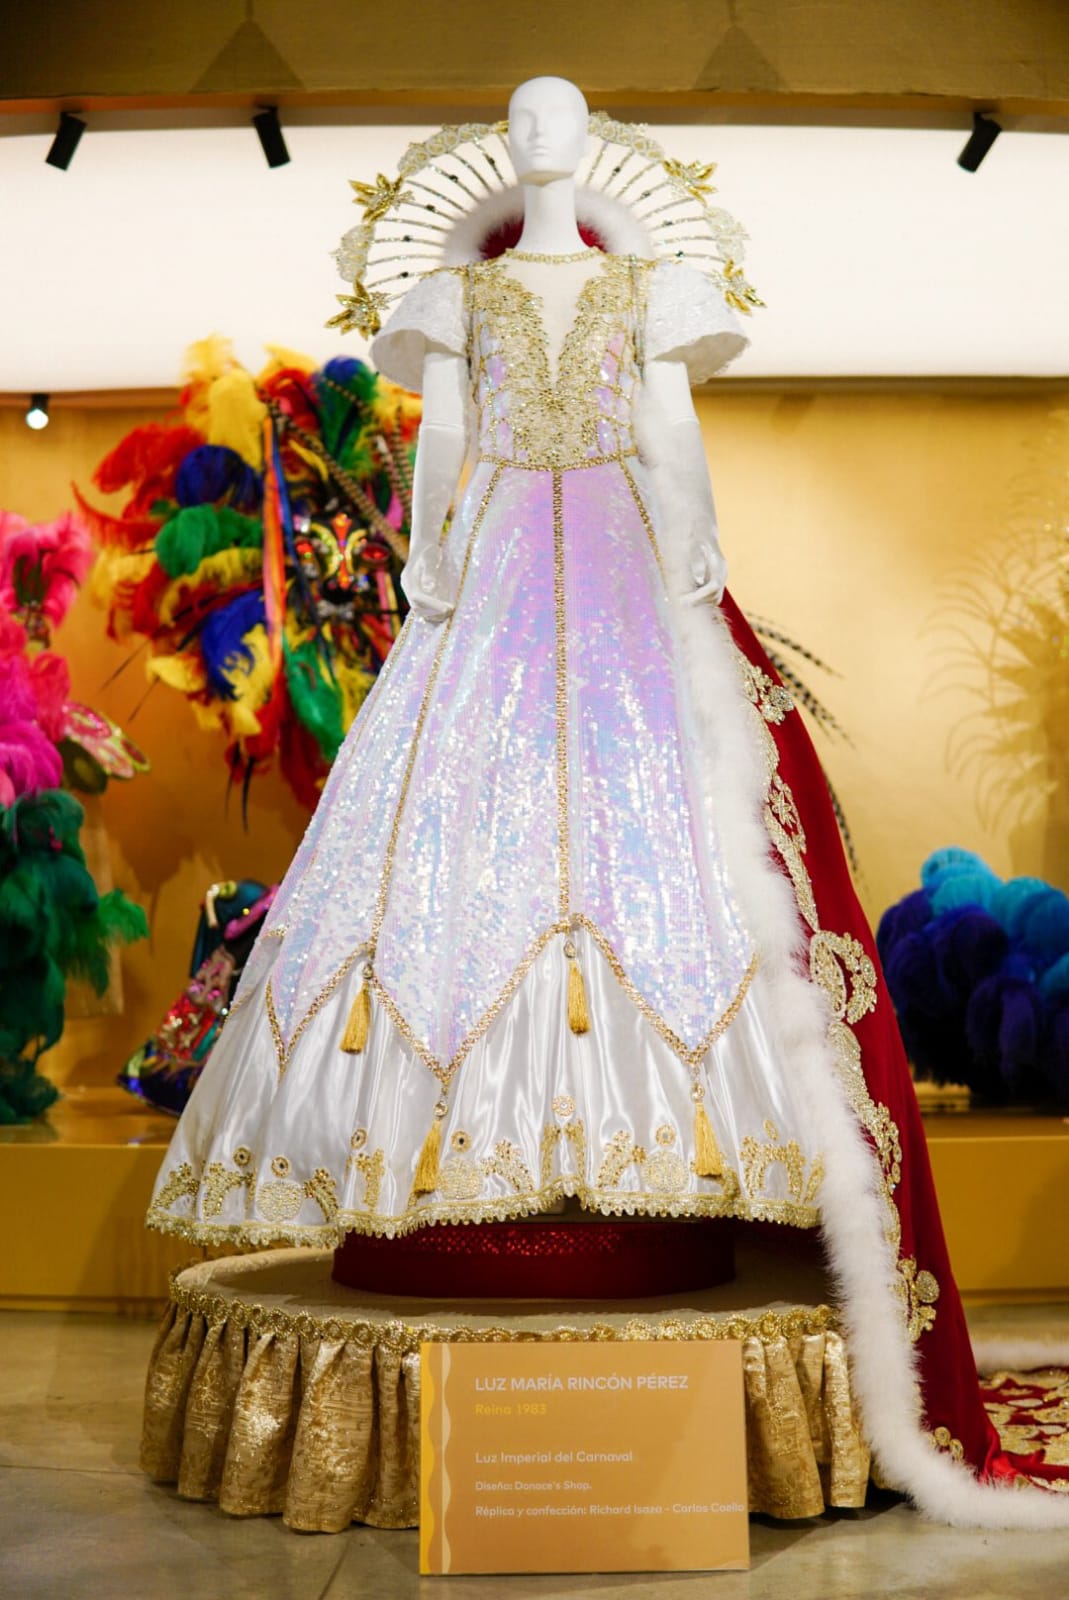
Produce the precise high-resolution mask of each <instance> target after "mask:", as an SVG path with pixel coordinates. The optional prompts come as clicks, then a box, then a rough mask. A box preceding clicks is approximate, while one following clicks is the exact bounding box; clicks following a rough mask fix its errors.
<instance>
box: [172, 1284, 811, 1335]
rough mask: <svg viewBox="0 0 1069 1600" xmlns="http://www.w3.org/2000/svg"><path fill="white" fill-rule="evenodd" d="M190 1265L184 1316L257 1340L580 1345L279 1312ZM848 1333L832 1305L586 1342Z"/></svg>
mask: <svg viewBox="0 0 1069 1600" xmlns="http://www.w3.org/2000/svg"><path fill="white" fill-rule="evenodd" d="M191 1270H195V1269H190V1268H188V1267H186V1268H183V1269H182V1270H181V1271H178V1272H175V1273H173V1274H172V1276H171V1283H170V1298H171V1301H172V1303H173V1304H174V1305H175V1306H177V1307H178V1309H179V1310H181V1311H184V1312H187V1313H188V1314H189V1315H191V1316H197V1317H203V1319H204V1321H205V1322H206V1323H207V1324H208V1325H209V1327H219V1326H221V1325H222V1324H224V1323H230V1324H231V1325H232V1326H233V1327H238V1328H248V1329H249V1331H250V1332H252V1333H255V1334H264V1333H274V1334H295V1335H297V1336H298V1337H311V1338H319V1339H330V1340H338V1339H344V1340H346V1341H348V1342H350V1343H353V1344H357V1345H361V1346H363V1347H364V1348H365V1349H370V1348H375V1347H377V1348H379V1349H383V1350H389V1351H390V1352H391V1353H392V1354H395V1355H399V1356H400V1355H410V1354H415V1353H416V1352H418V1350H419V1347H420V1345H421V1344H442V1343H448V1344H500V1343H501V1342H502V1341H503V1340H507V1341H508V1342H509V1343H513V1342H522V1343H524V1344H548V1343H557V1342H558V1341H560V1340H561V1339H574V1338H575V1337H576V1329H575V1326H574V1325H573V1324H569V1323H568V1322H567V1321H566V1320H562V1322H561V1324H560V1325H559V1326H556V1327H552V1328H530V1327H528V1328H523V1329H522V1330H519V1329H517V1330H513V1329H511V1328H505V1327H503V1326H488V1327H485V1328H472V1327H470V1325H468V1324H466V1323H464V1324H458V1325H450V1324H448V1323H442V1322H429V1321H423V1320H422V1319H421V1320H420V1321H419V1322H405V1321H402V1320H401V1319H400V1318H394V1317H391V1318H389V1319H388V1320H384V1321H382V1322H373V1321H371V1320H369V1319H362V1318H358V1317H352V1318H350V1317H317V1316H314V1315H312V1314H311V1313H310V1312H307V1311H296V1312H294V1311H285V1310H283V1309H282V1308H281V1307H279V1306H264V1305H260V1304H257V1303H255V1302H251V1303H250V1302H249V1301H247V1300H242V1299H239V1298H238V1297H237V1295H234V1296H230V1295H225V1294H221V1293H219V1291H218V1290H216V1291H212V1290H210V1289H202V1288H200V1287H199V1286H197V1285H196V1284H189V1283H183V1281H182V1279H183V1276H184V1274H185V1273H186V1272H189V1271H191ZM839 1329H840V1319H839V1317H838V1314H837V1313H836V1312H835V1311H833V1310H832V1308H831V1307H830V1306H826V1305H818V1306H792V1307H791V1308H790V1309H789V1310H787V1311H772V1310H769V1311H763V1312H761V1314H760V1315H759V1316H756V1317H750V1316H745V1315H740V1314H739V1313H738V1312H726V1313H725V1314H724V1315H722V1316H710V1315H708V1314H703V1313H701V1312H693V1313H692V1314H690V1315H688V1314H687V1313H686V1312H681V1313H677V1314H676V1315H671V1314H668V1315H664V1316H661V1317H658V1318H656V1320H651V1319H649V1318H646V1317H633V1318H629V1319H628V1321H627V1322H625V1323H623V1324H622V1325H620V1326H614V1325H613V1324H612V1323H609V1322H598V1323H594V1324H593V1325H591V1326H589V1327H588V1326H586V1325H585V1324H584V1326H583V1329H582V1335H581V1336H582V1337H583V1338H584V1339H590V1340H594V1341H596V1342H598V1343H620V1344H624V1343H630V1342H632V1341H634V1340H636V1339H642V1340H650V1339H658V1340H660V1339H665V1340H682V1339H686V1340H693V1339H732V1340H739V1339H761V1340H772V1339H777V1340H778V1339H786V1340H791V1339H799V1338H805V1337H806V1336H807V1335H809V1334H814V1333H834V1332H838V1331H839Z"/></svg>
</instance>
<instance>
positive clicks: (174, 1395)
mask: <svg viewBox="0 0 1069 1600" xmlns="http://www.w3.org/2000/svg"><path fill="white" fill-rule="evenodd" d="M332 1265H333V1256H332V1254H331V1253H330V1252H329V1251H306V1250H277V1251H265V1252H261V1253H259V1254H256V1255H248V1256H232V1257H227V1258H225V1259H223V1260H219V1261H208V1262H199V1263H197V1264H196V1265H195V1266H191V1267H187V1268H185V1269H184V1270H183V1271H181V1272H179V1273H177V1274H176V1275H175V1276H174V1278H173V1279H172V1284H171V1304H170V1306H169V1307H168V1310H167V1313H166V1315H165V1317H164V1321H163V1325H162V1327H161V1329H160V1333H159V1336H158V1338H157V1341H156V1346H155V1349H154V1351H153V1354H152V1360H151V1365H150V1369H149V1377H148V1384H147V1389H146V1398H145V1418H144V1434H143V1440H142V1466H143V1467H144V1470H145V1471H146V1472H147V1473H148V1474H149V1475H150V1476H151V1477H152V1478H154V1479H155V1480H156V1481H158V1482H163V1483H177V1486H178V1493H179V1494H180V1495H182V1496H183V1497H185V1498H187V1499H193V1500H218V1502H219V1505H220V1507H221V1508H222V1509H223V1510H224V1511H227V1512H230V1513H231V1514H233V1515H236V1516H256V1515H269V1514H272V1513H281V1515H282V1516H283V1518H284V1520H285V1522H286V1523H287V1524H288V1525H289V1526H290V1527H292V1528H298V1529H302V1530H306V1531H321V1532H335V1531H338V1530H340V1529H342V1528H345V1527H347V1526H348V1525H349V1523H350V1522H352V1521H354V1520H356V1521H361V1522H367V1523H371V1524H372V1525H373V1526H375V1527H380V1528H403V1527H413V1526H415V1525H416V1523H417V1521H418V1487H419V1383H420V1356H419V1347H420V1344H421V1343H424V1342H430V1341H449V1342H460V1341H463V1342H472V1341H491V1340H492V1341H494V1342H501V1341H507V1340H513V1339H515V1340H545V1341H553V1340H576V1339H589V1340H598V1341H604V1340H614V1339H620V1340H633V1339H737V1340H739V1341H741V1343H742V1347H743V1351H742V1353H743V1372H744V1383H745V1391H746V1424H747V1426H746V1432H747V1465H748V1472H749V1485H750V1506H751V1510H753V1511H762V1512H766V1513H768V1514H769V1515H771V1516H775V1517H785V1518H796V1517H811V1516H816V1515H818V1514H819V1513H820V1512H821V1511H822V1510H824V1509H825V1507H826V1506H859V1505H862V1504H863V1503H864V1499H865V1491H866V1487H867V1484H868V1478H869V1465H870V1461H869V1451H868V1447H867V1445H866V1443H865V1440H864V1437H863V1434H862V1432H861V1426H860V1421H859V1416H858V1408H857V1406H856V1404H855V1400H854V1396H853V1393H852V1391H851V1386H850V1375H849V1368H848V1364H847V1359H846V1351H845V1348H844V1345H843V1340H842V1337H841V1334H840V1332H839V1329H838V1324H837V1319H836V1315H835V1313H834V1311H832V1310H831V1309H830V1308H829V1307H828V1306H827V1305H824V1304H821V1303H814V1304H805V1303H792V1302H789V1301H788V1302H774V1303H769V1304H761V1303H760V1302H757V1303H754V1304H751V1305H749V1306H743V1305H741V1302H740V1303H737V1304H734V1305H733V1304H732V1303H731V1300H732V1295H734V1296H735V1297H736V1300H737V1299H738V1295H739V1293H740V1290H741V1289H742V1288H743V1287H744V1286H745V1285H746V1284H747V1283H748V1280H747V1277H746V1275H745V1273H744V1274H743V1275H742V1277H741V1279H740V1281H739V1282H737V1283H735V1284H734V1285H730V1286H723V1287H721V1288H718V1289H709V1290H703V1291H701V1292H699V1293H691V1294H687V1295H674V1296H659V1297H656V1298H653V1299H643V1300H635V1301H614V1302H612V1303H611V1304H610V1305H604V1304H595V1303H592V1302H589V1301H575V1300H569V1301H561V1302H554V1301H551V1300H494V1301H489V1300H487V1301H471V1300H466V1301H463V1302H461V1301H453V1302H450V1301H448V1300H444V1299H438V1300H432V1299H426V1298H416V1297H413V1296H400V1295H393V1296H385V1295H370V1294H364V1293H359V1292H357V1291H354V1290H351V1289H346V1288H345V1287H344V1286H342V1285H341V1284H338V1283H336V1282H335V1281H334V1280H333V1279H332V1277H331V1268H332ZM755 1286H756V1285H755V1284H754V1282H752V1281H749V1287H750V1288H751V1289H752V1288H753V1287H755Z"/></svg>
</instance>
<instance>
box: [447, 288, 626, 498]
mask: <svg viewBox="0 0 1069 1600" xmlns="http://www.w3.org/2000/svg"><path fill="white" fill-rule="evenodd" d="M646 266H647V263H645V262H642V261H638V260H636V259H635V258H634V257H629V256H604V257H602V258H601V259H600V260H599V262H598V264H597V267H596V269H595V270H594V272H592V274H591V276H590V277H589V278H588V279H587V280H586V282H585V283H584V285H583V287H582V289H581V290H580V291H579V295H578V299H577V302H576V308H575V316H574V318H573V320H572V323H571V326H570V328H569V330H568V332H567V335H566V336H565V339H564V343H563V345H562V347H561V351H560V355H559V358H558V360H557V362H556V369H555V370H554V368H553V365H552V364H551V361H550V353H549V349H548V346H547V339H546V331H545V326H544V320H543V314H542V302H541V298H540V296H539V295H538V294H537V293H536V292H535V291H534V290H533V289H529V288H528V287H527V286H526V285H525V284H523V283H521V282H520V281H519V280H518V279H517V278H516V277H514V276H513V275H512V274H510V272H509V271H508V268H507V266H506V265H504V264H503V263H502V262H501V261H500V260H496V261H487V262H483V263H480V264H478V265H476V266H474V267H471V268H469V269H468V296H469V312H470V323H469V326H470V330H471V333H470V339H471V344H470V357H471V373H472V392H473V399H474V401H475V406H476V410H477V413H478V453H479V455H480V457H481V458H482V459H484V460H492V461H500V462H511V463H515V464H516V465H518V466H525V467H534V468H548V469H554V470H557V471H561V470H565V469H567V468H570V467H581V466H589V465H590V464H591V463H592V462H596V461H604V460H605V459H607V458H612V457H617V456H627V455H633V454H634V452H635V441H634V428H633V420H632V414H633V408H634V398H635V392H636V388H637V385H638V379H639V364H638V330H639V329H640V328H641V326H642V322H643V317H644V307H643V304H642V300H643V297H644V290H645V282H646V270H645V269H646Z"/></svg>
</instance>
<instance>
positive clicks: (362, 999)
mask: <svg viewBox="0 0 1069 1600" xmlns="http://www.w3.org/2000/svg"><path fill="white" fill-rule="evenodd" d="M368 971H369V969H368V968H367V967H365V968H364V981H363V983H362V984H361V985H360V991H359V993H358V994H357V997H356V999H355V1000H354V1001H353V1007H352V1010H351V1011H350V1012H349V1020H348V1022H347V1023H346V1024H345V1032H344V1033H343V1034H342V1036H341V1048H342V1049H343V1050H345V1051H347V1052H348V1054H350V1055H354V1056H358V1055H359V1054H360V1052H361V1051H362V1050H363V1049H364V1048H365V1047H366V1045H367V1036H368V1032H369V1031H370V1028H371V990H370V989H369V988H368V982H367V980H368Z"/></svg>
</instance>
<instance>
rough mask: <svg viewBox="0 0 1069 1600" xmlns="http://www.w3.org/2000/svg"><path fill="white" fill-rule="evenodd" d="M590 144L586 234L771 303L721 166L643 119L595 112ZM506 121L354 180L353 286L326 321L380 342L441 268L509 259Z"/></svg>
mask: <svg viewBox="0 0 1069 1600" xmlns="http://www.w3.org/2000/svg"><path fill="white" fill-rule="evenodd" d="M589 128H590V145H591V148H590V152H589V154H588V155H587V156H586V157H585V158H584V160H583V162H582V164H581V166H580V168H579V171H578V172H577V173H576V180H575V185H576V212H577V217H578V222H579V231H580V233H581V234H582V236H583V238H584V240H585V241H586V243H587V244H589V245H594V246H596V247H598V248H599V249H602V250H608V251H611V252H613V253H616V254H621V255H637V256H642V257H652V258H655V259H660V258H663V259H666V260H685V261H689V262H690V263H691V265H692V266H695V267H697V268H699V270H701V271H702V272H704V273H705V274H706V275H707V276H708V277H710V278H711V279H712V280H713V282H714V283H715V284H716V285H717V286H718V288H719V289H720V291H721V292H722V294H723V295H724V298H725V299H726V300H727V301H728V303H729V304H730V305H732V306H734V307H735V309H736V310H738V311H742V312H745V313H746V314H747V315H748V314H749V313H750V312H751V311H752V310H753V309H754V307H755V306H760V305H761V304H762V303H763V302H762V301H761V300H760V299H759V298H758V296H757V294H756V292H755V291H754V289H753V288H752V286H751V285H750V284H749V283H748V282H747V280H746V277H745V275H744V273H743V271H742V259H743V253H744V249H745V245H746V238H747V235H746V232H745V230H744V229H743V228H742V227H741V225H740V224H739V223H738V222H736V221H735V219H734V217H732V216H731V215H730V213H729V212H727V211H724V210H723V209H722V208H721V207H719V206H714V205H711V204H710V196H711V195H713V194H715V192H716V191H715V189H714V188H713V185H712V183H711V182H710V179H711V178H712V175H713V172H714V170H715V169H714V167H713V166H712V165H711V164H707V163H705V162H700V161H692V162H690V163H687V162H682V161H676V160H674V159H673V158H672V157H670V156H667V155H666V154H665V152H664V150H663V149H662V148H661V146H660V145H659V144H658V143H657V141H656V139H652V138H651V137H650V135H649V133H648V132H647V130H646V129H645V128H643V127H642V126H640V125H639V124H637V123H630V122H616V121H614V120H613V119H612V118H611V117H608V116H606V115H605V113H604V112H600V111H597V112H594V113H593V114H592V115H591V117H590V123H589ZM507 129H508V124H507V123H506V122H494V123H478V122H465V123H463V124H461V125H460V126H458V127H445V128H440V129H439V131H438V132H437V133H436V134H434V135H433V137H432V138H430V139H426V140H424V141H423V142H422V143H417V144H410V145H409V147H408V149H407V150H406V151H405V153H404V155H403V156H402V157H401V161H400V163H399V165H398V169H397V176H396V177H395V178H389V177H387V176H385V174H383V173H379V175H378V176H377V177H376V179H375V181H374V182H373V183H359V182H355V181H354V182H353V183H352V188H353V192H354V197H355V202H356V204H357V205H359V206H361V207H362V208H363V217H362V219H361V221H360V222H359V223H358V224H357V226H356V227H355V228H351V229H350V230H349V232H348V233H347V234H345V236H344V238H343V239H342V241H341V243H340V244H339V246H338V248H337V250H336V251H335V252H334V259H335V260H336V261H337V263H338V271H339V272H340V273H341V276H342V277H343V278H344V279H345V281H346V283H348V284H350V285H351V290H350V292H349V293H348V294H344V295H339V296H338V300H339V303H340V304H341V307H342V309H341V311H339V312H338V314H337V315H336V316H334V317H332V318H331V319H330V321H329V322H328V323H327V326H328V328H340V329H341V331H342V332H343V333H348V332H350V331H352V330H354V329H355V330H356V331H357V332H359V333H361V334H363V335H364V337H365V338H370V337H371V336H372V335H373V334H375V333H377V332H378V330H379V328H380V327H381V326H382V321H383V318H384V317H385V316H386V315H388V313H389V312H390V310H391V309H392V307H393V304H394V302H395V301H396V300H398V299H399V298H400V297H401V295H402V294H404V292H405V291H406V290H407V289H410V288H411V287H412V285H413V283H415V282H416V280H417V279H419V278H422V277H423V276H424V275H425V274H426V273H428V272H433V271H434V270H435V268H437V267H443V266H460V265H462V264H464V263H466V262H471V261H480V260H487V259H489V258H490V257H493V256H495V255H500V254H501V253H502V252H503V251H504V250H506V249H508V248H509V246H510V245H514V244H515V243H516V240H517V239H518V238H519V235H520V230H521V228H522V226H523V198H522V190H521V187H520V185H519V183H518V182H517V181H516V179H515V177H514V175H513V173H512V165H511V162H510V160H509V153H508V144H507V143H506V138H505V135H506V133H507Z"/></svg>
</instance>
